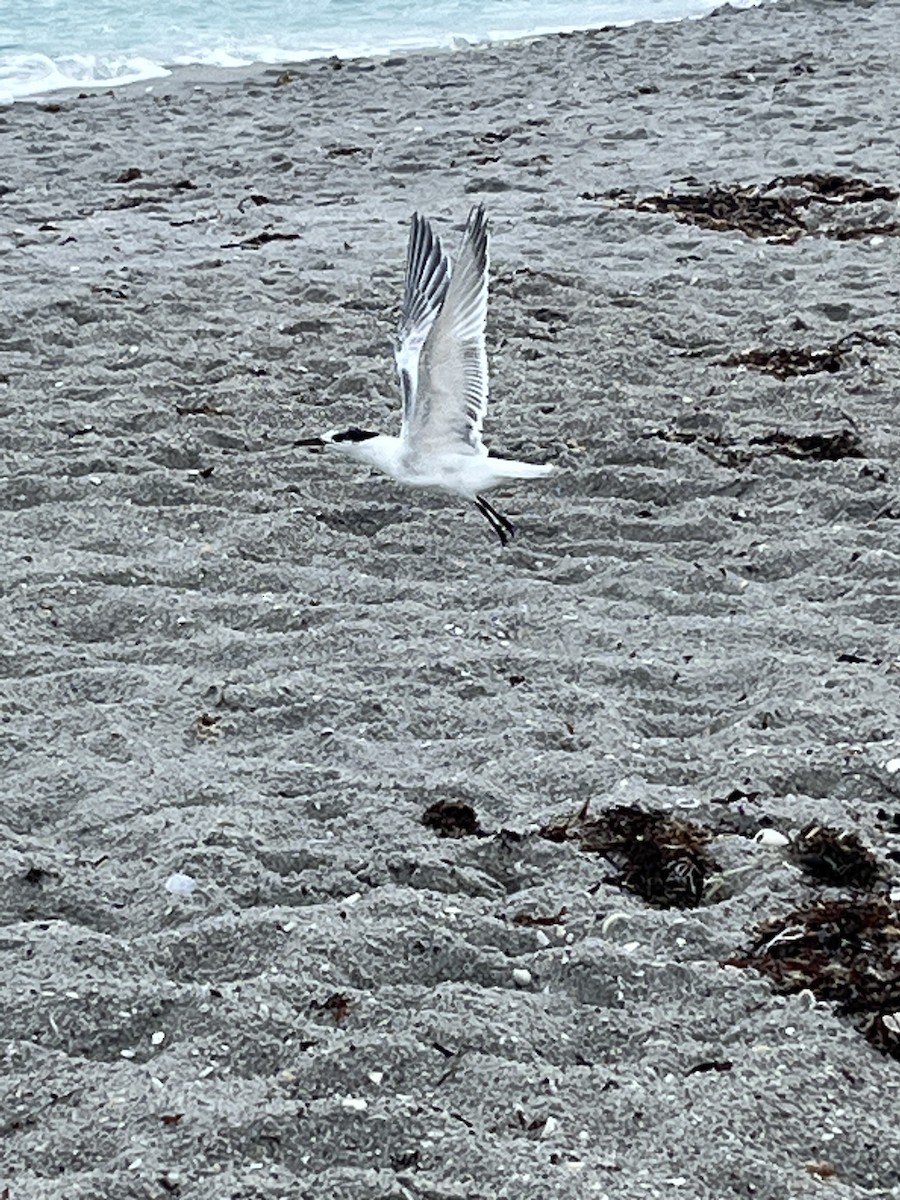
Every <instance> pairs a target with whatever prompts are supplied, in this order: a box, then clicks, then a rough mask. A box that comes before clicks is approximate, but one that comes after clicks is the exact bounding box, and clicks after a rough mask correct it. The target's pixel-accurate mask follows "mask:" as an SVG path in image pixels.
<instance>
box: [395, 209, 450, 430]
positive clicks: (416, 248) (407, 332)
mask: <svg viewBox="0 0 900 1200" xmlns="http://www.w3.org/2000/svg"><path fill="white" fill-rule="evenodd" d="M449 283H450V263H449V261H448V259H447V256H446V254H445V253H444V250H443V247H442V246H441V240H440V238H439V237H437V236H436V234H435V232H434V230H433V229H432V228H431V225H430V224H429V223H428V221H426V220H425V218H424V217H420V216H419V214H418V213H413V218H412V223H411V225H410V230H409V245H408V247H407V250H406V284H405V287H404V291H403V306H402V308H401V309H400V322H399V324H398V326H397V336H396V340H395V342H394V359H395V361H396V363H397V374H398V375H399V376H400V388H401V390H402V392H403V429H404V430H405V429H406V428H407V427H408V425H409V421H410V417H411V414H412V411H413V409H414V407H415V403H416V393H417V392H418V382H419V357H420V355H421V353H422V347H423V346H424V345H425V340H426V338H427V337H428V334H429V333H430V332H431V327H432V325H433V324H434V321H435V317H437V315H438V313H439V312H440V311H441V305H442V304H443V303H444V297H445V296H446V295H447V288H448V286H449Z"/></svg>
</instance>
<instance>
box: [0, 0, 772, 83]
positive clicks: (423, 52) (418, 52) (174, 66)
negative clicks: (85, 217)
mask: <svg viewBox="0 0 900 1200" xmlns="http://www.w3.org/2000/svg"><path fill="white" fill-rule="evenodd" d="M779 2H780V0H738V2H737V4H736V5H732V6H731V7H732V11H735V12H740V11H746V9H747V8H752V7H759V6H761V5H765V4H770V5H772V4H777V3H779ZM725 7H728V6H727V4H726V5H723V8H725ZM718 11H719V10H718V9H712V10H711V11H709V12H706V13H688V14H685V15H684V16H681V17H659V18H653V17H638V18H631V19H626V20H622V21H616V22H611V23H605V24H596V25H571V26H562V27H560V28H558V29H551V28H539V29H536V30H535V31H533V32H511V33H509V35H502V36H486V37H483V38H480V37H475V36H472V37H471V38H470V37H469V35H466V34H454V35H447V37H446V39H445V41H444V42H442V43H436V44H422V45H416V46H409V45H404V44H403V43H398V45H397V46H396V47H394V48H390V47H388V48H386V49H378V50H372V51H366V50H363V49H362V48H359V49H353V48H351V49H348V50H347V51H333V52H331V53H329V52H327V51H325V50H323V51H321V52H318V51H310V52H309V53H303V54H301V56H300V57H296V56H293V57H291V56H289V55H287V54H286V57H284V58H279V59H277V60H274V59H273V60H270V59H265V60H260V59H257V60H253V61H247V62H245V63H241V64H240V65H236V66H219V65H217V64H212V63H210V64H207V63H202V62H195V63H155V62H152V61H151V60H149V59H147V60H146V61H147V63H148V64H149V65H150V66H152V67H153V68H155V69H156V70H158V72H159V73H158V74H154V75H146V76H143V77H141V78H136V79H133V80H130V81H129V82H127V83H126V82H123V83H117V82H116V81H115V80H109V79H107V80H104V81H102V82H96V83H91V82H87V83H72V84H67V85H60V86H56V87H53V88H51V89H50V90H48V91H44V92H34V93H29V94H26V95H21V96H10V97H9V98H8V99H5V100H4V101H3V102H2V104H3V105H8V104H22V103H42V102H46V101H47V100H48V99H52V98H55V97H63V98H71V97H72V95H75V96H78V95H80V94H81V93H84V94H86V95H92V94H102V93H104V92H107V91H113V92H116V93H118V92H120V91H122V92H128V91H131V90H135V91H140V90H141V89H144V90H146V91H148V92H149V91H152V90H153V89H154V87H155V86H157V85H161V84H163V83H165V81H166V80H168V79H170V78H172V77H173V76H181V77H182V79H181V82H182V83H184V80H185V73H187V75H191V74H193V73H196V75H197V78H198V80H199V81H200V82H201V84H202V83H209V84H210V85H213V86H214V85H215V84H216V83H217V82H218V80H217V76H219V75H222V76H223V77H224V78H223V79H222V80H221V82H225V83H227V82H231V81H234V80H237V79H242V78H247V77H254V76H256V75H259V74H267V73H268V72H269V71H271V70H277V71H278V72H279V73H281V72H284V71H286V70H292V69H296V68H298V67H300V66H301V65H303V64H308V63H313V64H315V63H322V62H329V61H332V60H335V61H340V62H342V63H345V64H347V65H349V64H352V63H364V62H374V63H378V62H384V61H386V60H390V59H395V58H407V57H410V56H413V57H421V56H432V55H433V56H440V55H444V54H456V53H462V54H465V53H468V52H472V51H478V50H498V49H500V50H502V49H503V48H504V47H506V46H516V45H527V44H529V43H530V42H534V41H539V40H542V39H545V38H554V37H571V36H572V35H574V34H587V35H591V34H597V33H600V32H608V31H611V30H614V29H628V28H631V27H633V26H635V25H640V24H648V25H671V24H677V23H678V22H680V21H700V20H705V19H707V18H709V17H715V15H716V13H717V12H718ZM451 36H452V41H451ZM135 57H137V58H142V57H143V56H140V55H138V56H135ZM48 61H52V60H48Z"/></svg>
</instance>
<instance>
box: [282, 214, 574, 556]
mask: <svg viewBox="0 0 900 1200" xmlns="http://www.w3.org/2000/svg"><path fill="white" fill-rule="evenodd" d="M487 302H488V229H487V220H486V218H485V214H484V207H483V206H482V205H479V206H478V207H477V208H473V209H472V211H471V212H470V213H469V219H468V221H467V223H466V229H465V233H464V234H463V240H462V246H461V247H460V251H459V254H458V255H457V259H456V265H455V266H453V267H451V263H450V259H449V258H448V256H447V255H446V253H445V252H444V249H443V246H442V245H441V240H440V238H439V237H438V236H437V235H436V234H435V232H434V230H433V229H432V227H431V223H430V222H429V221H428V220H426V218H424V217H421V216H420V215H419V214H418V213H414V214H413V217H412V223H411V226H410V232H409V246H408V249H407V253H406V284H405V287H404V292H403V305H402V307H401V310H400V321H399V324H398V327H397V334H396V338H395V342H394V359H395V361H396V364H397V374H398V375H399V377H400V391H401V394H402V400H403V411H402V421H401V426H400V436H399V437H392V436H390V435H388V434H384V433H372V432H370V431H369V430H367V429H357V428H351V429H343V430H340V429H332V430H329V432H327V433H323V434H322V435H321V436H319V437H314V438H303V439H301V440H300V441H298V442H297V443H295V444H296V445H298V446H317V447H323V448H325V449H326V450H328V451H335V452H337V453H339V454H343V455H344V456H345V457H346V458H351V459H353V460H355V461H356V462H360V463H365V464H366V465H367V466H370V467H375V468H376V469H377V470H379V471H381V472H383V473H384V474H385V475H389V476H390V477H391V478H392V479H396V480H397V481H398V482H399V483H403V484H407V485H408V486H409V487H419V488H427V489H428V490H430V491H438V492H447V493H449V494H450V495H452V496H462V497H464V498H465V499H466V500H472V501H474V502H475V505H476V507H477V508H478V511H479V512H480V513H481V514H482V516H484V517H485V518H486V519H487V520H488V522H489V523H490V525H491V528H492V529H493V530H494V532H495V533H496V534H497V536H498V537H499V539H500V542H501V544H502V545H504V546H505V545H506V544H507V542H508V541H509V539H510V538H511V537H512V536H513V534H514V533H515V527H514V526H513V524H512V522H511V521H509V520H508V519H507V518H506V517H505V516H503V514H502V513H499V512H498V511H497V510H496V508H494V507H493V506H492V505H490V504H489V503H488V502H487V500H485V498H484V495H483V493H484V492H487V491H490V489H491V488H495V487H497V486H498V485H500V484H502V483H509V481H510V480H513V479H539V478H542V477H543V476H546V475H550V474H552V472H553V471H554V470H555V467H553V466H551V465H549V464H537V463H526V462H517V461H516V460H515V459H509V458H495V457H493V456H490V455H488V452H487V450H486V448H485V446H484V444H483V443H482V440H481V427H482V424H483V422H484V414H485V412H486V410H487V402H488V367H487V354H486V352H485V344H484V332H485V320H486V317H487Z"/></svg>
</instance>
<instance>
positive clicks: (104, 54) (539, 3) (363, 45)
mask: <svg viewBox="0 0 900 1200" xmlns="http://www.w3.org/2000/svg"><path fill="white" fill-rule="evenodd" d="M719 2H720V0H517V2H516V3H511V2H509V0H433V3H432V4H431V5H430V6H429V7H427V8H423V7H422V6H421V5H420V4H418V3H408V2H404V0H389V2H388V3H384V2H379V0H346V3H344V4H342V5H341V6H340V8H338V7H337V6H335V5H331V4H325V5H322V4H321V3H317V2H314V0H306V2H304V0H292V3H291V4H290V5H289V6H286V5H285V4H284V3H282V2H281V0H219V3H218V4H217V6H216V7H215V8H209V7H208V6H206V5H205V4H203V5H199V4H198V3H196V2H195V0H159V2H158V3H157V4H156V5H154V6H153V8H152V9H151V8H143V9H135V8H134V7H133V5H131V4H130V3H128V2H127V0H80V3H79V4H78V10H77V14H75V13H74V11H73V10H70V9H63V10H60V9H59V8H58V7H57V5H56V4H54V3H52V2H51V0H7V4H8V7H7V4H5V5H4V10H5V11H4V14H3V25H2V27H0V103H10V102H11V101H13V100H16V99H22V98H25V97H34V96H41V95H46V94H47V93H48V92H54V91H58V90H59V89H62V88H88V87H89V88H108V87H116V86H120V85H123V84H127V83H137V82H140V81H142V80H151V79H159V78H162V77H164V76H166V75H168V74H169V73H170V72H169V68H170V67H172V66H188V65H193V64H197V65H202V66H206V67H223V68H226V67H227V68H240V67H246V66H250V65H251V64H252V63H255V62H260V63H287V62H298V61H302V60H304V59H310V58H329V57H332V56H337V57H340V58H345V59H349V58H362V57H376V56H379V55H387V54H397V53H404V52H409V51H415V50H428V49H448V48H451V49H452V48H454V47H459V46H463V45H471V44H479V43H485V42H502V41H509V40H516V39H520V38H527V37H534V36H538V35H540V34H544V33H554V32H572V31H575V30H577V29H588V28H595V27H597V26H599V25H607V24H615V25H629V24H633V23H634V22H635V21H639V20H662V21H670V20H678V19H681V18H684V17H696V16H702V15H703V14H704V13H707V12H709V11H711V10H712V9H713V8H715V7H716V6H717V5H718V3H719ZM760 2H765V0H732V3H733V5H734V6H735V7H750V6H752V5H754V4H757V3H760ZM76 15H77V19H76Z"/></svg>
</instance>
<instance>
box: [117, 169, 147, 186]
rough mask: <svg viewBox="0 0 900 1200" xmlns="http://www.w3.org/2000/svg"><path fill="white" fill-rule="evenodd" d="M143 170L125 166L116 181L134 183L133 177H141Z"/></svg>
mask: <svg viewBox="0 0 900 1200" xmlns="http://www.w3.org/2000/svg"><path fill="white" fill-rule="evenodd" d="M143 177H144V172H143V171H142V170H141V169H140V167H126V168H125V170H124V171H123V172H122V174H121V175H120V176H119V178H118V179H117V180H116V183H134V181H135V179H143Z"/></svg>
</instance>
